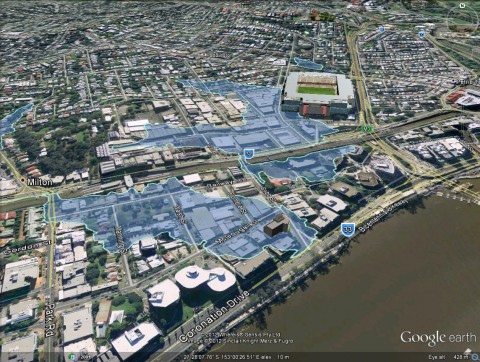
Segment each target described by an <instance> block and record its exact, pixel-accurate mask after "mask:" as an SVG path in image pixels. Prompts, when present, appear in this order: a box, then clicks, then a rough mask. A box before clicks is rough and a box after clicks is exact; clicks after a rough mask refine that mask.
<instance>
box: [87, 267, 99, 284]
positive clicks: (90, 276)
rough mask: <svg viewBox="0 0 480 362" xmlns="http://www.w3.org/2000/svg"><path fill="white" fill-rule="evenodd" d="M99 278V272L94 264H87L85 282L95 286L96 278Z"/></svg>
mask: <svg viewBox="0 0 480 362" xmlns="http://www.w3.org/2000/svg"><path fill="white" fill-rule="evenodd" d="M99 276H100V271H99V270H98V267H97V266H96V265H95V264H89V265H88V266H87V282H88V283H90V284H94V285H95V284H96V283H97V278H98V277H99Z"/></svg>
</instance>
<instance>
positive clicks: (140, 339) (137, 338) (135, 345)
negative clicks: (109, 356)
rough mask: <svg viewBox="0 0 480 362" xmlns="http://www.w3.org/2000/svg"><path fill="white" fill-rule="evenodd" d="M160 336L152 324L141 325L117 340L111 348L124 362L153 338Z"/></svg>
mask: <svg viewBox="0 0 480 362" xmlns="http://www.w3.org/2000/svg"><path fill="white" fill-rule="evenodd" d="M158 335H160V331H159V330H158V328H157V327H156V326H155V324H153V323H141V324H139V325H138V326H136V327H134V328H132V329H131V330H129V331H126V332H124V334H123V335H122V336H120V337H118V338H117V339H114V340H113V341H112V346H113V348H115V351H117V353H118V355H119V356H120V358H121V359H122V360H126V359H127V358H129V357H131V356H132V355H133V354H135V353H136V352H138V351H140V350H141V349H142V348H143V347H145V346H146V345H147V344H148V342H150V341H151V340H152V339H153V338H155V337H156V336H158Z"/></svg>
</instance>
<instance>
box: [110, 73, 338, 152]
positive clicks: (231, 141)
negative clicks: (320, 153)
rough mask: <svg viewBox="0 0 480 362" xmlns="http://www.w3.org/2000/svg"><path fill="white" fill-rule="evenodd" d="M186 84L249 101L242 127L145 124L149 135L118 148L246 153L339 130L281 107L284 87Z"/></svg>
mask: <svg viewBox="0 0 480 362" xmlns="http://www.w3.org/2000/svg"><path fill="white" fill-rule="evenodd" d="M182 84H183V85H184V86H185V87H188V86H191V87H195V88H196V89H199V90H201V91H204V92H207V93H212V94H218V95H222V96H226V95H227V94H228V95H229V96H231V95H233V94H234V95H235V96H234V98H235V99H238V100H241V101H242V102H244V104H246V108H245V111H244V112H243V113H242V116H243V118H244V119H243V121H244V123H243V125H241V126H235V127H231V126H222V127H219V126H215V125H212V124H208V125H196V126H194V127H190V128H173V127H170V126H169V125H166V124H161V125H146V126H145V129H146V131H147V132H148V136H147V137H146V138H145V139H143V140H141V141H139V142H137V143H135V144H128V145H125V146H118V147H116V148H117V149H122V148H125V147H132V145H136V146H141V147H149V146H155V147H161V146H165V145H168V144H171V145H173V146H175V147H185V146H197V147H205V146H207V145H212V146H214V147H217V148H219V149H221V150H223V151H225V152H228V153H236V154H239V155H242V154H243V149H245V148H254V149H255V151H256V152H257V151H267V150H272V151H273V150H278V149H284V148H292V147H295V146H297V145H305V144H310V143H314V142H315V141H318V140H319V139H320V138H321V137H322V136H324V135H326V134H331V133H334V132H336V131H335V130H333V129H332V128H330V127H328V126H327V125H325V124H324V123H322V122H320V121H315V120H309V119H305V118H303V117H301V116H300V115H299V114H298V113H295V112H283V111H281V110H280V97H281V90H280V89H278V88H272V87H260V86H252V85H244V84H240V83H232V82H230V81H226V80H222V81H212V82H201V83H200V82H193V81H188V80H183V81H182Z"/></svg>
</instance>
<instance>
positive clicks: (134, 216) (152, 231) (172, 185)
mask: <svg viewBox="0 0 480 362" xmlns="http://www.w3.org/2000/svg"><path fill="white" fill-rule="evenodd" d="M238 200H239V201H240V202H241V203H243V205H244V208H245V209H246V210H247V213H246V214H242V213H240V211H239V209H238V208H237V207H236V206H235V205H234V203H233V202H232V200H231V199H230V198H228V197H224V198H220V197H215V198H214V197H207V196H205V195H204V194H203V193H200V192H196V191H193V190H192V189H191V188H189V187H186V186H184V185H182V184H181V183H180V182H179V181H178V180H177V179H173V178H172V179H169V180H168V181H166V182H165V183H163V184H149V185H148V186H147V187H146V188H145V190H144V191H143V192H141V193H139V192H137V191H135V190H134V189H130V190H129V191H127V192H125V193H110V194H108V195H94V196H86V197H82V198H76V199H69V200H64V199H61V198H60V197H59V196H58V194H56V195H55V199H54V202H55V211H56V221H57V222H76V223H84V224H86V226H87V227H88V229H90V230H92V231H94V232H95V234H94V237H95V239H96V240H98V241H101V242H103V245H104V247H105V249H107V250H108V251H110V252H114V253H115V252H118V249H117V247H116V237H115V233H114V227H115V226H116V225H120V226H122V228H123V234H124V240H125V247H126V248H128V247H130V246H131V245H132V244H134V243H136V242H138V241H139V240H141V239H142V238H146V237H152V236H156V235H158V234H161V233H166V232H168V233H170V235H171V236H172V237H174V238H177V239H181V240H184V241H186V242H188V243H190V244H197V245H198V244H201V243H205V244H204V246H205V247H206V248H207V249H208V250H209V251H210V252H212V253H215V254H217V255H232V256H234V257H238V258H251V257H254V256H255V255H257V254H259V253H260V252H261V251H262V249H263V247H265V246H267V245H272V246H274V247H276V248H278V249H280V250H296V253H299V252H301V251H303V250H305V249H306V248H307V247H308V246H309V245H310V244H311V242H312V241H313V239H314V237H315V234H316V231H315V230H314V229H312V228H310V227H308V226H306V225H305V221H304V220H303V219H300V218H299V217H297V216H296V215H295V214H294V213H292V212H291V211H289V210H287V209H285V208H283V207H282V208H280V207H276V206H270V205H268V204H266V203H265V202H263V201H261V200H258V199H255V198H244V197H240V196H238ZM47 206H48V205H47V204H45V208H46V207H47ZM175 206H180V207H181V208H182V210H183V213H184V214H185V220H186V221H187V222H186V224H181V223H180V221H179V219H178V218H177V216H176V214H175V211H174V207H175ZM280 212H284V213H285V214H286V215H287V216H288V217H289V218H290V220H291V228H290V231H289V232H283V233H280V234H278V235H276V236H275V237H269V236H267V235H266V234H265V233H264V232H263V227H264V226H265V225H266V224H268V223H269V222H271V221H272V219H273V217H274V216H275V215H277V214H279V213H280ZM45 215H48V213H47V212H46V213H45ZM253 220H257V221H258V224H257V225H253V226H252V227H251V228H249V229H248V230H246V231H245V232H243V233H240V234H238V235H236V236H234V237H232V238H230V239H228V240H226V241H224V242H222V243H220V244H217V243H216V242H215V241H216V240H217V239H218V238H220V237H223V236H225V235H227V234H229V233H231V232H235V231H236V230H238V229H239V228H241V227H242V226H245V225H247V224H249V223H250V222H251V221H253Z"/></svg>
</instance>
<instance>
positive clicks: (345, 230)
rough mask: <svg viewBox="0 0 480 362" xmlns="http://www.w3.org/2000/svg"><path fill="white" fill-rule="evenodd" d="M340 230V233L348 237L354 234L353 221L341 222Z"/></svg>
mask: <svg viewBox="0 0 480 362" xmlns="http://www.w3.org/2000/svg"><path fill="white" fill-rule="evenodd" d="M340 230H341V231H342V234H343V235H344V236H346V237H347V238H349V237H350V236H352V235H353V234H355V223H353V222H350V223H346V222H342V225H341V227H340Z"/></svg>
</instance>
